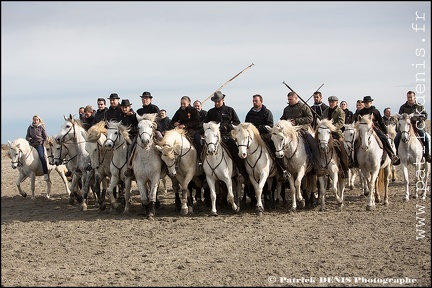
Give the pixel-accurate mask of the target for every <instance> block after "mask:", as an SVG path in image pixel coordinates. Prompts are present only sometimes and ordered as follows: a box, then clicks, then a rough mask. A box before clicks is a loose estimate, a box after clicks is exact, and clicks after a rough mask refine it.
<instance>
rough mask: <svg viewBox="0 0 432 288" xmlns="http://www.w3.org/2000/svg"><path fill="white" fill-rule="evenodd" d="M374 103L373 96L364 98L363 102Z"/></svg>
mask: <svg viewBox="0 0 432 288" xmlns="http://www.w3.org/2000/svg"><path fill="white" fill-rule="evenodd" d="M372 101H374V99H372V97H371V96H364V97H363V101H362V102H363V103H366V102H372Z"/></svg>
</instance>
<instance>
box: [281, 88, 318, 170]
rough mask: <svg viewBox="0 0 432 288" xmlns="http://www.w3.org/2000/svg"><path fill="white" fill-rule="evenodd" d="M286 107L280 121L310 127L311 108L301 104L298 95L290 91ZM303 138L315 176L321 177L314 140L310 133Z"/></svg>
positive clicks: (316, 145) (316, 144)
mask: <svg viewBox="0 0 432 288" xmlns="http://www.w3.org/2000/svg"><path fill="white" fill-rule="evenodd" d="M287 97H288V106H286V107H285V109H284V110H283V113H282V116H281V118H280V120H287V121H291V124H292V125H293V126H297V125H306V126H310V125H311V124H312V121H313V119H314V117H313V115H312V110H311V108H310V107H309V106H308V105H307V104H304V103H302V102H299V98H298V95H297V94H296V93H295V92H293V91H291V92H289V93H288V95H287ZM303 137H304V138H305V140H306V141H307V142H308V145H309V147H310V149H311V150H312V162H313V166H314V169H315V173H316V174H317V176H322V175H324V174H325V172H326V171H325V169H323V168H322V167H321V165H320V163H319V160H320V152H319V147H318V143H317V141H316V139H315V138H314V137H313V136H312V135H311V134H310V133H303Z"/></svg>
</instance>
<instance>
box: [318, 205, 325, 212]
mask: <svg viewBox="0 0 432 288" xmlns="http://www.w3.org/2000/svg"><path fill="white" fill-rule="evenodd" d="M326 210H327V209H326V208H325V207H322V206H321V208H320V210H319V211H321V212H324V211H326Z"/></svg>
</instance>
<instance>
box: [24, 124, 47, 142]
mask: <svg viewBox="0 0 432 288" xmlns="http://www.w3.org/2000/svg"><path fill="white" fill-rule="evenodd" d="M47 138H48V135H47V133H46V130H45V125H44V124H39V125H36V126H33V124H30V126H29V127H28V128H27V134H26V140H27V141H29V143H30V145H31V146H33V147H36V146H39V145H43V143H44V142H45V141H46V139H47Z"/></svg>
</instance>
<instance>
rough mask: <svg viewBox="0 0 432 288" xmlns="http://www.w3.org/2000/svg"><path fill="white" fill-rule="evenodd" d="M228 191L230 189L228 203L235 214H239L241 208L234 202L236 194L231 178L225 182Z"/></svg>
mask: <svg viewBox="0 0 432 288" xmlns="http://www.w3.org/2000/svg"><path fill="white" fill-rule="evenodd" d="M225 184H226V186H227V189H228V196H227V201H228V203H229V204H231V208H232V210H233V211H234V212H235V213H238V212H239V211H240V207H238V206H237V205H236V203H235V200H234V192H233V181H232V180H231V178H228V179H227V180H226V182H225Z"/></svg>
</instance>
